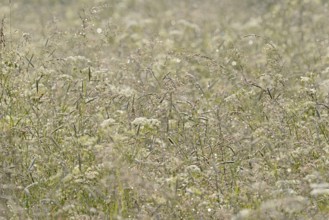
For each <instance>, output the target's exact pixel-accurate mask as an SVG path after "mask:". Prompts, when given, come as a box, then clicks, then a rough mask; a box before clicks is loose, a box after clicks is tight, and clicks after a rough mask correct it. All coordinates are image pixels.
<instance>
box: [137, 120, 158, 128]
mask: <svg viewBox="0 0 329 220" xmlns="http://www.w3.org/2000/svg"><path fill="white" fill-rule="evenodd" d="M160 124H161V122H160V121H159V120H158V119H154V118H151V119H148V118H145V117H139V118H135V120H134V121H133V122H132V125H134V126H136V127H137V126H140V128H146V127H148V128H157V127H159V126H160Z"/></svg>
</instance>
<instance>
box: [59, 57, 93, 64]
mask: <svg viewBox="0 0 329 220" xmlns="http://www.w3.org/2000/svg"><path fill="white" fill-rule="evenodd" d="M64 60H65V61H71V62H84V63H90V62H91V61H90V60H89V59H88V58H86V57H84V56H69V57H66V58H65V59H64Z"/></svg>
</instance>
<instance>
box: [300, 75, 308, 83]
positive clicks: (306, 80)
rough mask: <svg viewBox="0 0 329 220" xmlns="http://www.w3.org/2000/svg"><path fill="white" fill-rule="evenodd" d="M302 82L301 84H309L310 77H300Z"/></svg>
mask: <svg viewBox="0 0 329 220" xmlns="http://www.w3.org/2000/svg"><path fill="white" fill-rule="evenodd" d="M300 81H301V82H308V81H310V77H307V76H301V77H300Z"/></svg>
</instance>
